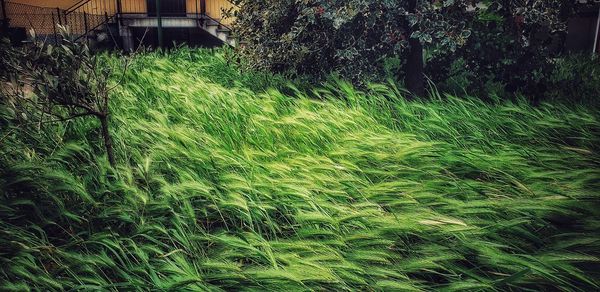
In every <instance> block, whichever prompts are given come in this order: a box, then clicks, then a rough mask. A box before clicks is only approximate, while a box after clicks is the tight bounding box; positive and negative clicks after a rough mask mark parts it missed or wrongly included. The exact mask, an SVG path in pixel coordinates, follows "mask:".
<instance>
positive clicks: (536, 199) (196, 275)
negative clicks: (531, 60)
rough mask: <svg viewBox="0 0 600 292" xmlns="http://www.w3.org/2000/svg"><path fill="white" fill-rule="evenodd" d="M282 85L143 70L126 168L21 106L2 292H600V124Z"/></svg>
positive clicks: (207, 66) (125, 114) (125, 102)
mask: <svg viewBox="0 0 600 292" xmlns="http://www.w3.org/2000/svg"><path fill="white" fill-rule="evenodd" d="M116 58H117V57H107V62H106V63H107V64H109V65H112V66H117V64H118V63H119V61H118V60H117V59H116ZM273 78H275V79H277V80H276V81H273V83H270V81H269V76H262V77H261V75H255V74H242V73H239V72H238V71H236V69H235V68H233V67H230V66H229V65H228V64H227V61H226V59H225V58H224V57H223V55H222V51H217V52H211V51H202V50H200V51H193V50H186V49H181V50H177V51H174V52H172V53H169V54H167V55H162V54H160V53H148V54H144V55H141V56H138V57H136V58H135V60H134V61H133V63H132V65H131V67H130V69H129V70H128V72H127V73H126V76H125V80H124V83H123V84H121V85H120V86H119V87H118V88H116V89H115V90H114V91H113V92H112V99H111V105H110V106H111V113H112V115H111V116H110V119H111V120H110V122H111V129H112V130H111V131H112V135H113V138H114V141H113V142H114V147H115V152H116V155H117V167H116V168H111V167H110V165H109V163H108V161H107V159H106V157H105V156H104V154H103V153H104V151H103V147H102V144H101V143H100V142H99V139H98V136H99V135H98V131H99V130H98V125H97V123H98V122H97V120H95V119H88V118H81V119H75V120H70V121H68V122H65V123H47V124H39V123H35V122H31V121H35V119H34V118H32V117H29V119H28V120H26V121H25V122H23V119H24V118H23V117H18V116H15V111H14V110H13V108H12V106H11V102H10V101H9V100H3V101H2V103H1V104H0V279H1V280H0V281H1V283H0V285H1V286H0V287H1V288H0V290H17V291H24V290H29V289H32V290H63V289H72V290H86V289H87V290H96V289H107V290H116V289H123V290H132V289H140V290H147V289H160V290H162V289H172V290H215V291H218V290H281V291H295V290H390V291H398V290H431V289H444V290H465V289H473V290H481V289H484V290H502V291H505V290H517V289H523V290H524V289H530V290H540V289H551V288H558V289H563V290H572V291H577V290H587V291H591V290H597V289H599V288H600V274H599V272H598V271H600V269H599V268H600V264H599V261H600V259H599V258H598V257H599V253H600V237H599V236H598V234H599V231H600V203H599V194H598V191H599V190H600V167H599V166H600V154H599V151H600V146H599V145H600V120H599V119H600V111H599V109H598V108H597V107H592V106H585V105H574V104H560V103H558V102H554V103H551V104H550V103H542V104H541V105H539V106H537V107H533V106H531V105H529V104H528V103H527V102H525V101H498V102H496V103H484V102H482V101H480V100H478V99H474V98H469V97H461V98H458V97H454V96H440V95H437V94H434V95H433V97H431V98H430V99H429V100H420V101H406V100H405V99H404V98H403V91H402V90H399V89H397V88H395V87H394V86H393V85H371V86H369V88H368V89H364V90H363V91H359V90H357V89H354V88H353V87H352V86H350V85H348V84H346V83H344V82H341V81H338V82H331V83H329V84H328V85H326V86H324V87H323V88H315V89H314V90H313V91H312V92H310V93H303V91H294V90H293V88H292V89H288V90H286V92H288V93H287V94H284V93H282V92H281V91H278V90H274V89H272V90H265V89H266V88H267V87H268V86H269V85H270V84H272V85H273V86H276V87H281V85H282V84H283V82H284V80H283V79H281V78H279V77H273ZM217 82H219V83H220V84H219V83H217ZM294 92H295V93H294ZM308 95H310V96H311V97H310V98H309V97H307V96H308ZM315 97H316V98H315Z"/></svg>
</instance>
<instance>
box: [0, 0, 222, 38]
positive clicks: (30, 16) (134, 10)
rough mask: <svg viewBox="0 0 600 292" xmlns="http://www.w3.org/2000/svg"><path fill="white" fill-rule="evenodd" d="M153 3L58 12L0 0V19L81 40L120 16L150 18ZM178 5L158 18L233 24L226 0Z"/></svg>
mask: <svg viewBox="0 0 600 292" xmlns="http://www.w3.org/2000/svg"><path fill="white" fill-rule="evenodd" d="M149 1H150V2H149ZM152 1H155V0H79V1H74V3H73V5H71V6H70V7H68V8H66V9H60V8H48V7H38V6H33V5H28V4H20V3H14V2H10V1H7V0H0V3H1V4H3V5H2V7H1V8H2V11H1V12H3V13H0V17H1V18H0V19H1V20H2V22H4V23H9V25H10V26H11V27H22V28H25V29H26V30H34V31H35V32H36V34H37V35H46V36H47V35H56V34H57V31H58V29H57V24H58V25H63V26H67V27H68V28H69V31H70V33H71V34H73V35H75V37H78V38H80V37H82V36H85V35H88V34H89V33H90V32H92V31H94V30H97V29H99V28H100V27H101V26H102V25H104V24H107V23H109V22H116V21H118V19H119V18H121V17H148V16H150V17H152V15H151V11H149V7H148V6H149V5H148V3H153V2H152ZM162 1H168V0H162ZM179 3H181V6H180V7H178V8H177V9H174V10H175V11H176V12H174V13H169V12H168V11H167V12H163V11H161V16H162V17H195V18H198V19H200V18H203V17H207V18H210V19H213V20H214V21H216V22H218V23H219V24H220V25H223V26H225V27H228V26H229V25H231V23H232V22H233V21H234V20H233V19H231V18H227V17H225V11H228V10H230V9H233V7H234V6H233V4H231V3H230V2H229V1H227V0H179ZM183 5H185V7H183ZM172 10H173V9H172Z"/></svg>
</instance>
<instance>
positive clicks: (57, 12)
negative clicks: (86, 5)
mask: <svg viewBox="0 0 600 292" xmlns="http://www.w3.org/2000/svg"><path fill="white" fill-rule="evenodd" d="M56 15H57V16H58V24H60V25H62V19H61V18H60V8H58V7H56Z"/></svg>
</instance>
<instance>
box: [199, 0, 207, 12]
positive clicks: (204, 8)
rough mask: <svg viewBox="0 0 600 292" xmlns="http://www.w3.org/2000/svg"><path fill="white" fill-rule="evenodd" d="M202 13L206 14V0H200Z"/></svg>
mask: <svg viewBox="0 0 600 292" xmlns="http://www.w3.org/2000/svg"><path fill="white" fill-rule="evenodd" d="M200 13H201V14H206V0H200Z"/></svg>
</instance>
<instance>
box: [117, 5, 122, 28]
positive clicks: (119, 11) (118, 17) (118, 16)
mask: <svg viewBox="0 0 600 292" xmlns="http://www.w3.org/2000/svg"><path fill="white" fill-rule="evenodd" d="M116 1H117V16H116V17H117V23H118V24H119V25H121V24H122V23H121V13H123V8H122V7H121V0H116Z"/></svg>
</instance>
